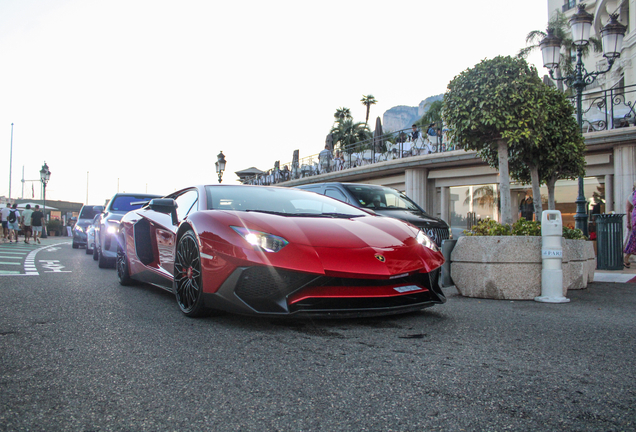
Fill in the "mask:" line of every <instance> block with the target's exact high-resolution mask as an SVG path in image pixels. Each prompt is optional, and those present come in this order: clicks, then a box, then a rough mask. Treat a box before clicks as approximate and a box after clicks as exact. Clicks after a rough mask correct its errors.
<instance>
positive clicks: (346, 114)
mask: <svg viewBox="0 0 636 432" xmlns="http://www.w3.org/2000/svg"><path fill="white" fill-rule="evenodd" d="M333 117H334V118H335V119H336V122H337V121H338V120H347V119H349V120H350V119H352V118H353V117H352V116H351V110H350V109H349V108H342V107H341V108H338V109H337V110H336V112H335V113H334V115H333Z"/></svg>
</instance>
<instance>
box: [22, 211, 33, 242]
mask: <svg viewBox="0 0 636 432" xmlns="http://www.w3.org/2000/svg"><path fill="white" fill-rule="evenodd" d="M32 215H33V210H31V204H27V205H26V208H25V210H24V211H23V212H22V232H23V233H24V242H25V243H26V244H30V243H29V240H30V239H31V233H32V231H31V216H32Z"/></svg>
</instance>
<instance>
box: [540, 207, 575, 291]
mask: <svg viewBox="0 0 636 432" xmlns="http://www.w3.org/2000/svg"><path fill="white" fill-rule="evenodd" d="M562 239H563V222H562V220H561V212H560V211H558V210H545V211H544V212H543V214H542V215H541V261H542V264H543V266H542V269H541V296H539V297H535V298H534V300H535V301H538V302H543V303H567V302H569V301H570V299H569V298H566V297H563V269H562V266H561V265H562V262H563V247H562V246H561V242H562Z"/></svg>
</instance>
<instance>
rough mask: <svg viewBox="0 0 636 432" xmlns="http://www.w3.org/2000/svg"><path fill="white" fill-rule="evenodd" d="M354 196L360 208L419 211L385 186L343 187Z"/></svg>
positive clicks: (404, 196)
mask: <svg viewBox="0 0 636 432" xmlns="http://www.w3.org/2000/svg"><path fill="white" fill-rule="evenodd" d="M343 186H344V187H345V188H347V190H348V191H349V192H351V194H352V195H353V196H354V198H355V199H356V201H357V202H358V204H359V205H360V207H364V208H370V209H373V210H411V211H413V210H415V211H418V212H419V211H421V210H420V208H418V207H417V205H416V204H415V203H414V202H413V201H411V199H410V198H409V197H407V196H406V195H404V194H403V193H402V192H400V191H398V190H396V189H393V188H390V187H385V186H374V185H355V184H348V185H343Z"/></svg>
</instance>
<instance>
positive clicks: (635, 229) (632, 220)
mask: <svg viewBox="0 0 636 432" xmlns="http://www.w3.org/2000/svg"><path fill="white" fill-rule="evenodd" d="M635 207H636V182H634V185H633V186H632V193H631V194H630V195H629V198H627V206H626V210H627V229H628V231H629V238H628V239H627V244H626V245H625V250H624V251H623V252H624V253H625V258H623V264H624V265H625V267H626V268H629V267H630V262H629V257H631V256H632V255H634V254H636V208H635Z"/></svg>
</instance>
